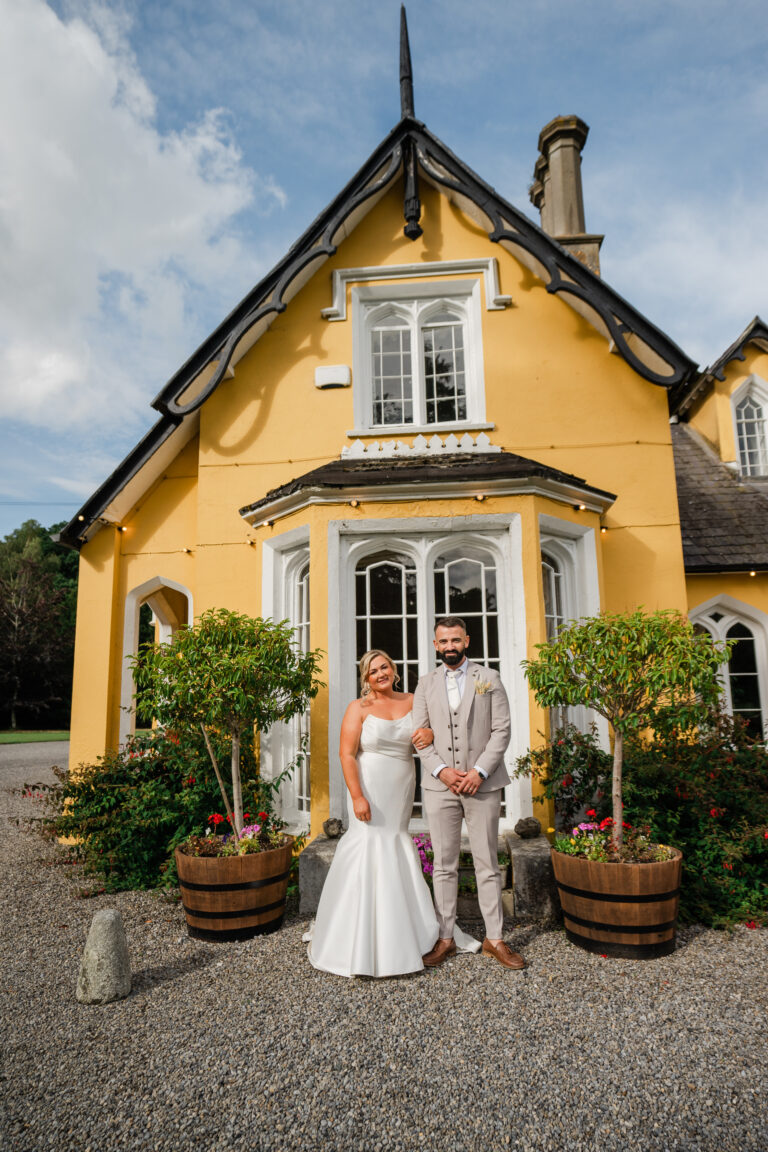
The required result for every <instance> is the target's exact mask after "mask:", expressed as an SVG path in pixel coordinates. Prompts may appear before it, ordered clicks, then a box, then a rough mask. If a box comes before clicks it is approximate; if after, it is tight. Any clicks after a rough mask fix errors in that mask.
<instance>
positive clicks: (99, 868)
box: [54, 731, 274, 891]
mask: <svg viewBox="0 0 768 1152" xmlns="http://www.w3.org/2000/svg"><path fill="white" fill-rule="evenodd" d="M218 750H219V751H220V752H221V754H222V756H226V755H227V754H228V750H227V747H225V746H223V745H222V746H221V747H220V748H219V749H218ZM242 768H243V791H244V797H245V799H246V800H247V802H248V804H249V805H252V810H253V811H258V810H260V809H266V810H267V811H269V812H272V810H273V808H274V801H273V790H272V788H271V786H270V784H269V783H268V782H267V783H264V784H262V783H261V782H260V781H258V780H257V774H256V770H255V765H254V760H253V752H252V749H250V748H249V747H244V748H243V752H242ZM61 800H62V802H63V807H62V810H61V812H60V814H59V815H58V816H57V817H56V818H55V820H54V826H55V831H56V834H57V835H59V836H69V837H74V838H75V839H76V840H77V842H78V843H77V846H76V848H75V849H74V851H75V853H76V854H77V856H78V858H79V859H80V860H81V861H82V863H83V864H84V866H85V869H86V871H87V872H89V873H92V874H96V875H99V876H103V877H104V885H105V887H106V889H107V890H108V891H117V890H119V889H123V888H152V887H156V886H158V885H167V884H175V883H176V882H177V877H176V865H175V861H174V858H173V852H174V848H175V847H176V845H177V844H179V843H181V841H182V840H184V839H186V837H187V836H189V835H190V834H192V833H197V834H204V833H205V830H206V826H207V823H208V818H209V816H210V815H211V814H212V813H213V812H215V811H217V809H218V808H219V807H220V805H221V798H220V795H219V790H218V786H217V784H216V780H215V779H214V777H213V775H212V773H211V771H210V765H209V762H208V753H207V751H206V748H205V744H204V742H203V738H202V734H201V736H200V738H199V741H198V743H197V745H195V743H194V741H192V740H185V741H184V743H180V742H179V739H178V737H177V736H175V735H167V734H164V733H162V732H160V731H157V732H154V733H150V734H146V735H141V736H136V737H134V738H133V739H132V740H131V741H129V743H128V745H127V746H126V748H125V750H124V751H122V752H120V753H109V754H107V755H106V756H104V757H102V758H101V759H100V760H99V761H98V762H97V763H96V764H92V765H87V766H84V767H81V768H79V769H78V771H77V774H75V775H73V774H70V775H69V777H68V778H67V780H66V783H65V785H64V787H63V789H62V793H61ZM249 810H250V809H249Z"/></svg>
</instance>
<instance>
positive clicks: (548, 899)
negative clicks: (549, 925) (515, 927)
mask: <svg viewBox="0 0 768 1152" xmlns="http://www.w3.org/2000/svg"><path fill="white" fill-rule="evenodd" d="M507 850H508V852H509V856H510V859H511V861H512V887H513V889H514V899H515V918H516V919H518V920H558V919H559V918H560V901H559V900H558V898H557V889H556V887H555V877H554V873H553V872H552V861H551V858H550V852H549V841H548V840H547V839H546V837H544V836H537V837H536V838H535V839H534V840H524V839H522V838H521V837H520V836H516V835H515V833H514V832H508V833H507Z"/></svg>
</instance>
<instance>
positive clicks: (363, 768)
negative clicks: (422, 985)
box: [305, 649, 479, 976]
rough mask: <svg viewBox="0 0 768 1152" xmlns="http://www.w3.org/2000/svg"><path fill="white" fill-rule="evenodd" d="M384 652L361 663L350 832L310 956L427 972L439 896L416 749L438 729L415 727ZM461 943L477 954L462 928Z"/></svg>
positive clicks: (344, 728)
mask: <svg viewBox="0 0 768 1152" xmlns="http://www.w3.org/2000/svg"><path fill="white" fill-rule="evenodd" d="M399 679H400V678H399V676H398V674H397V671H396V669H395V666H394V664H393V662H392V660H391V659H390V658H389V656H387V654H386V652H382V651H380V650H379V649H374V650H373V651H371V652H366V654H365V655H364V656H363V658H362V660H361V661H360V685H361V696H360V699H359V700H353V701H352V703H351V704H350V705H349V707H348V708H347V711H346V713H345V715H344V720H343V722H342V725H341V742H340V749H339V755H340V757H341V766H342V770H343V772H344V780H345V782H346V785H347V789H348V798H347V812H348V816H349V831H348V832H346V833H345V835H344V836H343V837H342V838H341V840H340V841H339V844H338V847H337V849H336V853H335V855H334V858H333V863H332V864H331V867H330V870H329V872H328V876H327V878H326V881H325V885H324V887H323V892H322V895H321V897H320V903H319V906H318V909H317V917H316V919H315V922H314V924H313V926H312V929H311V930H310V932H309V933H308V934H307V936H305V940H307V941H308V942H309V948H308V954H309V960H310V963H311V964H312V965H313V966H314V967H315V968H319V969H321V970H322V971H325V972H334V973H336V974H337V975H339V976H399V975H403V974H404V973H407V972H420V971H421V970H422V968H423V964H422V959H421V958H422V956H423V955H424V954H425V953H427V952H429V951H430V949H431V948H432V947H433V945H434V944H435V942H436V940H437V937H438V925H437V918H436V916H435V912H434V908H433V906H432V897H431V895H430V891H429V888H428V887H427V884H426V881H425V880H424V877H423V875H422V871H421V865H420V862H419V857H418V854H417V852H416V848H415V846H414V843H413V840H412V839H411V837H410V835H409V833H408V820H409V818H410V815H411V809H412V807H413V796H414V789H415V773H414V764H413V748H412V745H415V746H416V748H417V749H422V748H425V747H427V746H428V745H429V744H431V742H432V731H431V730H430V729H429V728H419V729H417V730H416V732H413V722H412V717H411V705H412V702H413V697H412V696H411V694H410V693H401V692H396V691H395V687H396V685H397V683H398V682H399ZM456 937H457V941H456V942H457V945H458V947H459V948H460V949H462V950H464V951H477V949H478V948H479V944H478V943H477V941H476V940H472V939H471V938H470V937H467V936H464V934H463V933H460V932H459V931H458V930H457V933H456Z"/></svg>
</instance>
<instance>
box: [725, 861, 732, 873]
mask: <svg viewBox="0 0 768 1152" xmlns="http://www.w3.org/2000/svg"><path fill="white" fill-rule="evenodd" d="M723 868H727V869H728V871H729V872H733V864H729V863H728V861H727V860H723Z"/></svg>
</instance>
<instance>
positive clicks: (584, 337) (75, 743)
mask: <svg viewBox="0 0 768 1152" xmlns="http://www.w3.org/2000/svg"><path fill="white" fill-rule="evenodd" d="M421 222H422V227H423V229H424V234H423V236H422V237H421V238H420V239H419V240H417V241H416V242H415V243H414V242H412V241H409V240H407V239H406V238H405V237H404V236H403V231H402V229H403V217H402V189H401V187H396V188H394V189H393V190H392V191H391V192H390V193H389V194H387V195H386V196H385V197H384V198H383V199H382V200H381V201H380V202H379V203H378V204H377V205H376V206H375V207H374V208H373V209H372V210H371V212H370V213H369V215H368V216H367V217H366V218H365V220H364V221H363V222H362V223H361V224H360V225H359V226H358V228H357V229H356V230H355V231H354V232H353V233H352V235H351V236H350V237H349V238H348V239H347V240H345V241H344V242H343V243H342V244H341V245H340V247H339V249H338V252H337V253H336V255H335V256H334V257H333V259H332V260H330V261H328V262H327V263H326V264H325V265H323V267H322V268H321V270H320V271H319V272H318V273H317V274H316V275H315V276H314V277H313V279H312V280H310V281H309V283H308V284H307V285H306V286H305V287H304V288H303V289H302V291H301V292H300V293H299V294H298V295H297V297H296V298H295V299H294V300H293V301H291V303H290V304H289V306H288V308H287V310H286V311H285V312H284V313H283V314H282V315H280V316H278V317H277V318H276V319H275V320H274V322H273V324H272V326H271V328H270V329H269V330H268V331H267V332H266V333H265V334H264V336H263V337H262V338H261V339H260V340H259V341H258V343H257V344H256V345H255V346H254V347H253V348H252V349H251V351H250V352H249V353H248V354H247V355H246V356H245V357H244V358H243V360H242V361H240V362H239V363H238V364H237V366H236V368H235V374H234V378H231V379H225V380H224V382H223V383H222V384H221V386H220V387H219V389H218V390H217V391H216V392H215V393H214V395H213V396H212V397H210V399H209V400H208V401H207V402H206V403H205V405H204V406H203V408H202V411H201V414H200V434H199V439H197V438H196V439H195V440H193V441H192V442H191V443H190V444H189V445H188V446H187V447H186V448H185V449H184V450H183V451H182V452H181V453H180V455H179V457H178V458H177V460H176V462H175V463H174V465H172V466H171V467H170V468H169V469H167V470H166V474H165V476H164V477H163V478H162V480H161V481H159V482H158V483H157V484H156V485H154V486H153V488H152V490H151V491H150V492H149V493H148V494H147V495H146V496H145V497H144V498H143V499H142V501H141V502H140V504H139V505H137V507H136V508H135V509H134V510H133V511H132V512H131V514H130V515H129V516H127V517H125V518H124V524H125V527H126V529H127V531H126V532H124V533H120V534H116V533H115V530H114V529H112V528H104V529H102V530H101V531H100V532H99V533H98V534H97V535H96V537H95V538H94V539H93V540H92V541H91V543H90V544H88V545H86V547H85V548H84V549H83V556H82V561H81V589H80V605H79V616H78V642H77V650H76V689H75V703H74V706H73V721H72V762H73V763H78V762H80V761H81V760H85V759H92V758H93V757H94V756H95V755H97V754H98V753H100V752H101V751H103V750H104V748H105V747H106V746H110V745H112V746H114V744H115V742H116V738H117V736H116V734H117V731H118V719H119V712H118V710H119V695H120V682H121V662H122V646H123V616H124V603H125V597H126V595H127V594H128V593H129V592H130V591H131V590H132V589H135V588H137V587H139V586H140V585H142V584H143V583H144V582H145V581H147V580H150V579H152V578H153V577H156V576H161V577H165V578H167V579H169V580H172V581H174V582H176V583H178V584H180V585H182V586H184V587H185V588H188V589H189V591H190V593H191V594H192V596H193V597H194V605H195V614H199V613H200V612H201V611H204V610H205V609H206V608H209V607H215V606H226V607H231V608H235V609H238V610H240V611H245V612H249V613H253V614H257V613H259V612H260V611H261V588H262V548H261V543H262V540H263V539H264V538H265V536H268V535H269V534H273V533H277V532H281V531H286V530H287V529H288V527H290V526H291V525H292V524H295V523H301V524H309V525H310V541H311V553H312V560H313V564H312V580H311V612H312V645H313V646H319V647H323V648H327V646H328V645H329V644H330V643H332V642H333V639H334V638H332V637H329V636H328V601H329V590H328V586H327V567H326V564H325V563H324V558H325V556H326V555H327V523H328V520H329V519H330V518H331V517H332V516H338V511H336V512H333V511H332V510H331V509H329V508H322V509H321V508H315V509H312V510H309V511H304V512H299V513H295V514H293V516H291V517H286V518H284V519H283V520H281V521H280V522H278V523H277V524H275V525H274V526H273V527H272V528H258V529H251V528H250V527H249V526H248V525H247V524H246V523H245V522H244V520H243V519H242V518H241V517H240V515H239V514H238V509H239V508H240V507H241V506H243V505H247V504H250V503H252V502H253V501H256V500H258V499H260V498H262V497H263V496H264V495H265V494H266V492H267V491H268V490H270V489H272V488H274V487H276V486H278V485H280V484H283V483H285V482H287V481H289V480H292V479H294V478H295V477H297V476H300V475H302V474H303V473H305V472H307V471H309V470H311V469H312V468H314V467H317V466H318V465H320V464H322V463H325V462H327V461H330V460H333V459H336V458H338V457H339V454H340V452H341V449H342V448H343V447H344V446H345V445H347V444H348V443H350V440H349V438H348V436H347V430H349V429H352V428H353V427H354V419H353V389H352V388H344V389H333V390H327V391H325V390H323V391H321V390H318V389H316V388H315V387H314V383H313V380H314V370H315V368H316V367H317V366H319V365H323V364H348V365H352V363H353V346H352V332H353V319H352V314H351V309H350V311H349V314H348V319H347V320H346V321H340V322H328V321H327V320H324V319H323V318H322V317H321V310H322V309H324V308H328V307H329V306H330V304H331V303H332V300H331V274H332V272H333V270H334V269H342V268H353V267H370V266H378V265H396V264H406V263H411V264H412V263H416V264H418V263H423V262H431V261H439V260H447V259H451V260H455V259H478V258H483V259H486V258H488V257H493V258H495V259H496V260H497V261H498V267H499V279H500V290H501V292H502V293H505V294H507V295H509V296H511V298H512V305H511V307H509V308H507V309H504V310H502V311H488V310H487V308H486V307H485V299H484V288H483V289H482V291H483V306H482V309H481V325H482V342H483V361H484V373H485V399H486V413H487V419H488V421H489V423H491V424H492V425H493V428H492V429H491V430H490V431H489V432H488V435H489V436H490V439H491V441H492V442H493V443H494V444H496V445H498V446H499V447H502V448H504V449H505V450H506V451H509V452H514V453H518V454H520V455H522V456H526V457H530V458H532V459H535V460H538V461H541V462H543V463H544V464H546V465H549V466H551V467H553V468H558V469H562V470H564V471H566V472H570V473H575V474H576V475H577V476H580V477H583V478H584V479H585V480H586V481H587V482H588V483H589V484H591V485H594V486H596V487H598V488H602V489H606V490H608V491H610V492H613V493H615V494H616V495H617V500H616V502H615V504H614V505H613V507H612V508H611V509H610V510H609V512H608V513H607V514H606V516H605V519H604V526H605V527H606V528H607V529H608V531H607V532H606V533H605V534H604V535H600V532H599V527H600V526H599V523H598V521H597V517H596V516H595V515H594V514H593V513H579V512H577V511H574V509H573V508H572V507H571V506H570V505H564V504H562V503H558V504H553V503H551V502H547V501H542V500H540V499H537V498H535V497H489V498H488V499H487V500H486V501H485V502H484V504H483V506H482V508H483V512H485V513H488V514H492V513H494V512H504V513H509V512H510V511H511V510H516V511H519V512H520V514H521V516H522V526H523V541H524V548H523V583H524V596H525V604H526V645H527V649H528V653H529V655H532V654H533V652H534V645H535V644H536V643H537V642H539V641H540V640H541V639H542V638H543V636H544V622H543V604H542V593H541V582H540V568H539V554H538V552H539V550H538V520H537V517H538V515H539V514H540V513H541V511H542V510H543V509H545V508H546V509H547V511H548V512H549V514H552V515H557V516H559V517H561V518H564V519H573V520H574V521H577V522H579V523H585V522H586V521H587V520H589V522H590V525H591V526H592V527H593V528H594V530H595V532H596V534H597V537H596V538H597V544H596V548H597V552H598V570H599V576H600V588H601V596H602V602H603V605H604V607H606V608H608V609H611V610H619V609H622V608H626V607H632V606H635V605H637V604H644V605H646V606H647V607H648V608H656V607H677V608H681V609H683V610H684V609H685V607H686V603H687V600H686V585H685V580H684V573H683V563H682V550H681V544H680V532H679V523H678V512H677V501H676V494H675V486H674V472H673V461H672V449H671V442H670V435H669V425H668V412H667V398H666V393H665V391H664V390H663V389H661V388H657V387H654V386H653V385H651V384H649V383H648V382H647V381H645V380H643V379H641V378H640V377H639V376H637V375H636V374H635V373H634V372H633V371H632V370H631V369H630V368H629V367H628V366H627V365H626V364H625V363H624V361H623V360H621V358H620V357H618V356H616V355H613V354H611V353H610V351H609V346H608V343H607V341H606V340H605V339H604V338H603V337H602V336H600V335H599V334H598V333H597V332H596V331H595V330H594V329H593V328H591V327H590V325H589V324H587V322H586V321H585V320H583V319H582V318H581V317H579V316H578V315H577V314H576V313H575V312H573V311H572V309H571V308H569V306H568V305H567V304H566V303H565V302H564V301H562V300H560V299H558V298H557V297H554V296H551V295H549V294H547V292H546V290H545V287H544V285H543V284H542V283H541V282H539V281H538V280H536V279H535V277H533V276H532V275H531V273H530V272H529V271H528V270H526V269H525V268H523V267H522V265H520V264H519V263H518V262H517V260H516V259H515V258H514V256H512V255H510V254H509V253H508V252H506V251H504V250H503V249H502V248H501V247H500V246H498V245H494V244H491V243H490V241H488V239H487V236H486V235H485V234H484V233H483V232H482V231H481V230H480V229H479V228H478V227H477V226H476V225H475V224H473V223H472V222H471V221H469V220H468V219H467V218H466V217H465V216H464V215H463V214H462V213H461V212H460V211H458V210H457V209H456V208H454V207H452V206H451V205H450V204H449V203H448V201H447V200H446V199H445V198H444V197H443V196H442V195H441V194H439V193H438V192H437V191H435V190H434V189H432V188H430V187H428V186H426V187H425V188H424V189H423V214H422V221H421ZM458 278H459V279H467V275H466V274H464V273H462V274H459V275H458ZM370 438H371V439H381V438H382V434H381V433H379V434H378V435H374V434H371V437H370ZM397 438H398V439H401V440H405V441H408V440H409V439H411V437H409V436H407V435H403V434H401V433H399V432H398V433H397ZM477 511H478V506H477V505H476V504H475V503H474V502H473V501H472V499H471V497H467V498H461V499H456V500H451V501H433V500H422V501H419V500H409V501H408V503H407V504H400V505H393V504H387V503H385V502H381V503H379V504H377V503H376V502H375V501H366V502H365V507H364V508H361V509H359V510H351V509H346V510H345V513H344V514H345V516H347V517H354V516H358V517H359V518H361V519H370V518H372V517H379V518H381V519H383V520H391V519H394V518H397V517H401V516H408V517H420V516H423V517H432V516H465V515H470V514H473V513H476V512H477ZM184 549H189V550H190V551H189V552H185V551H184ZM325 678H327V677H325ZM327 718H328V692H327V689H326V690H323V692H321V694H320V696H319V697H318V699H317V701H316V702H315V704H314V706H313V711H312V764H313V784H312V787H313V831H314V830H315V829H316V827H317V826H318V825H319V823H320V822H321V821H322V819H323V818H324V815H325V814H327V795H328V751H327V748H328V744H327ZM529 723H530V730H531V732H532V733H536V732H537V731H538V730H539V729H541V728H542V727H543V726H544V723H545V718H544V716H543V715H542V713H541V711H540V710H539V709H537V708H536V706H535V704H534V703H533V701H531V702H530V708H529Z"/></svg>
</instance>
